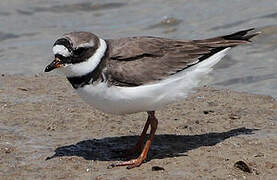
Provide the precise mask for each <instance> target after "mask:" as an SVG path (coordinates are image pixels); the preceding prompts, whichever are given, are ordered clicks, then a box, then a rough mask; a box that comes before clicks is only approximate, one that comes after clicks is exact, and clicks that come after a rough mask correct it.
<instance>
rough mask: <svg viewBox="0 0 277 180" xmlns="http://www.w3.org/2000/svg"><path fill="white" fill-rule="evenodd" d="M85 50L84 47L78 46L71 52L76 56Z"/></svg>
mask: <svg viewBox="0 0 277 180" xmlns="http://www.w3.org/2000/svg"><path fill="white" fill-rule="evenodd" d="M85 50H86V48H83V47H80V48H78V49H76V50H74V51H73V54H74V55H77V56H78V55H80V54H82V53H83V52H84V51H85Z"/></svg>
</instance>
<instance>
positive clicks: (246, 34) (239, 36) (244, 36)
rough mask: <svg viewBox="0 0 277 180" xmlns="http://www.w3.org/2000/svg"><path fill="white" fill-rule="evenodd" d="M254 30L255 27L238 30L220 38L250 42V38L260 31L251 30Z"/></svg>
mask: <svg viewBox="0 0 277 180" xmlns="http://www.w3.org/2000/svg"><path fill="white" fill-rule="evenodd" d="M254 30H255V28H250V29H246V30H242V31H239V32H235V33H233V34H229V35H225V36H222V38H223V39H225V40H243V41H248V42H251V40H250V39H251V38H253V37H255V36H257V35H259V34H260V33H261V32H253V31H254Z"/></svg>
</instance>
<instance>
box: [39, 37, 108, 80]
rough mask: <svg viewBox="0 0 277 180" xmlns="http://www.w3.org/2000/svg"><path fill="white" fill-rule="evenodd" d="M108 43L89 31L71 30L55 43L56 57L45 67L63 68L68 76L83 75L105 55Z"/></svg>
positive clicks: (46, 69)
mask: <svg viewBox="0 0 277 180" xmlns="http://www.w3.org/2000/svg"><path fill="white" fill-rule="evenodd" d="M105 50H106V43H105V41H104V40H102V39H100V38H98V37H97V36H96V35H94V34H92V33H89V32H71V33H68V34H65V35H63V36H62V37H61V38H59V39H57V40H56V42H55V43H54V45H53V53H54V56H55V59H54V60H53V61H52V62H51V63H50V64H49V65H48V66H47V67H46V68H45V70H44V71H45V72H50V71H52V70H54V69H56V68H59V69H61V70H62V71H63V72H64V73H65V75H66V76H68V77H73V76H82V75H84V74H87V73H89V72H90V71H91V70H93V68H95V67H94V64H95V65H97V64H98V63H99V62H98V61H100V60H101V58H102V57H103V56H104V54H105Z"/></svg>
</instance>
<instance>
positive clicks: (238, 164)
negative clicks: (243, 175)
mask: <svg viewBox="0 0 277 180" xmlns="http://www.w3.org/2000/svg"><path fill="white" fill-rule="evenodd" d="M234 167H235V168H238V169H239V170H241V171H243V172H247V173H251V169H250V167H249V166H248V165H247V164H246V163H245V162H243V161H237V162H236V163H235V164H234Z"/></svg>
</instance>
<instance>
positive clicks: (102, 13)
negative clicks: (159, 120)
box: [0, 0, 277, 98]
mask: <svg viewBox="0 0 277 180" xmlns="http://www.w3.org/2000/svg"><path fill="white" fill-rule="evenodd" d="M276 9H277V1H276V0H267V1H261V0H244V1H240V0H233V1H217V0H209V1H206V0H185V1H184V0H175V1H166V0H159V1H158V0H149V1H143V2H142V1H140V0H130V1H123V0H117V1H111V0H109V1H108V0H101V1H88V0H67V1H62V0H55V1H51V2H49V1H48V2H47V1H40V0H20V1H18V0H1V2H0V27H1V29H0V42H1V43H0V63H1V66H0V73H8V74H35V73H40V72H42V71H43V69H44V67H45V65H46V64H47V63H48V62H49V61H50V60H51V59H52V58H53V57H52V52H51V47H52V44H53V42H54V41H55V39H56V38H57V37H59V36H60V35H61V34H63V33H65V32H70V31H74V30H84V31H91V32H94V33H95V34H97V35H99V36H101V37H104V38H119V37H126V36H139V35H152V36H161V37H166V38H178V39H202V38H207V37H212V36H217V35H223V34H226V33H232V32H235V31H237V30H241V29H246V28H250V27H257V28H258V29H259V30H261V31H262V32H263V34H262V35H261V36H260V37H258V38H256V39H255V40H254V44H253V45H251V46H242V47H238V48H235V49H233V50H232V51H231V52H230V53H229V55H228V56H227V57H226V58H225V59H224V61H221V62H220V63H219V64H218V65H217V66H216V67H215V70H214V71H213V72H212V73H211V76H212V79H213V80H212V82H211V85H212V86H216V87H223V88H230V89H233V90H238V91H244V92H251V93H258V94H267V95H271V96H273V97H275V98H277V91H276V89H277V73H276V68H277V60H276V55H275V54H276V51H277V50H276V47H277V38H276V37H277V23H276V19H277V10H276Z"/></svg>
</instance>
